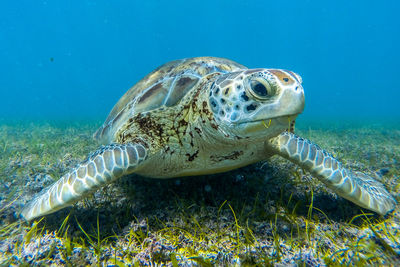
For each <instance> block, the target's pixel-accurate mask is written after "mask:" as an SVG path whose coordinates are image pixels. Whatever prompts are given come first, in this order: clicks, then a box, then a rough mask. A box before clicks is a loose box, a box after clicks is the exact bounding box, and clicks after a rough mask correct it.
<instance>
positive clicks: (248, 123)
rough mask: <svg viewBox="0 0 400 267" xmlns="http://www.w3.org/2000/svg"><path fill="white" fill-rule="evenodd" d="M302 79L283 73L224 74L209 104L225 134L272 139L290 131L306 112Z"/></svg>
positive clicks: (262, 71) (289, 73) (243, 72)
mask: <svg viewBox="0 0 400 267" xmlns="http://www.w3.org/2000/svg"><path fill="white" fill-rule="evenodd" d="M301 83H302V80H301V77H300V76H299V75H298V74H296V73H294V72H291V71H286V70H280V69H249V70H244V71H239V72H233V73H228V74H223V75H221V76H219V78H218V79H217V80H216V81H215V82H214V83H213V84H212V85H211V88H210V95H209V104H210V107H211V110H212V112H213V113H214V118H215V120H216V121H217V122H218V123H219V126H221V127H222V129H223V130H224V131H226V132H228V133H229V132H231V133H233V134H234V135H236V136H240V137H255V136H259V137H261V136H262V137H264V138H270V137H273V136H276V135H278V134H279V133H281V132H283V131H284V130H285V129H288V128H289V129H290V127H291V122H293V121H294V119H295V118H296V116H297V115H298V114H299V113H301V112H302V111H303V109H304V91H303V87H302V86H301Z"/></svg>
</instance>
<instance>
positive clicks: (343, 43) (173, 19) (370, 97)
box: [0, 0, 400, 122]
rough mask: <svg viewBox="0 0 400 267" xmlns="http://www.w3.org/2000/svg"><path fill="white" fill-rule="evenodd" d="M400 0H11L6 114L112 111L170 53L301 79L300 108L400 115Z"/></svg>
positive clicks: (97, 115)
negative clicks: (267, 69) (302, 98)
mask: <svg viewBox="0 0 400 267" xmlns="http://www.w3.org/2000/svg"><path fill="white" fill-rule="evenodd" d="M399 11H400V2H399V1H385V0H383V1H380V2H379V3H378V2H377V1H361V0H360V1H342V0H339V1H319V0H309V1H266V0H264V1H261V0H259V1H243V0H241V1H239V0H229V1H227V0H223V1H218V0H213V1H211V0H202V1H181V0H179V1H162V0H159V1H155V0H151V1H127V0H125V1H26V0H25V1H3V2H2V4H1V9H0V99H1V105H0V119H11V120H26V119H28V120H36V119H45V120H46V119H49V120H59V119H68V120H71V119H72V120H75V119H99V120H102V119H105V117H106V116H107V114H108V112H109V111H110V110H111V108H112V107H113V105H114V104H115V103H116V102H117V101H118V99H119V98H120V97H121V96H122V95H123V94H124V93H125V91H126V90H128V89H129V88H130V87H131V86H132V85H133V84H135V83H136V82H137V81H138V80H139V79H141V78H142V77H143V76H145V75H146V74H147V73H149V72H150V71H152V70H153V69H154V68H156V67H158V66H159V65H161V64H163V63H165V62H168V61H170V60H174V59H179V58H185V57H195V56H218V57H226V58H230V59H233V60H235V61H237V62H239V63H241V64H244V65H246V66H248V67H250V68H255V67H270V68H284V69H289V70H293V71H295V72H297V73H299V74H300V75H301V76H302V77H303V81H304V88H305V91H306V109H305V111H304V114H303V115H302V117H303V118H317V119H329V120H337V121H341V120H343V119H356V120H369V121H381V120H383V119H390V120H395V121H397V122H400V105H399V102H400V82H399V78H400V67H399V62H400V53H399V47H400V19H399Z"/></svg>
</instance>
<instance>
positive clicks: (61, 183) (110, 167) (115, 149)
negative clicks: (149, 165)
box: [21, 144, 147, 221]
mask: <svg viewBox="0 0 400 267" xmlns="http://www.w3.org/2000/svg"><path fill="white" fill-rule="evenodd" d="M146 157H147V151H146V149H145V147H144V146H143V145H141V144H111V145H107V146H103V147H101V148H99V149H98V150H97V151H96V152H94V153H93V154H91V155H89V157H88V158H87V159H86V160H85V161H83V162H82V163H80V164H79V165H78V166H76V167H75V168H74V169H72V170H71V171H70V172H68V173H67V174H65V175H64V176H63V177H61V178H60V179H59V180H58V181H57V182H55V183H54V184H52V185H50V186H49V187H47V188H45V189H43V190H42V191H41V192H40V193H39V194H38V195H37V196H36V197H35V198H34V199H33V200H31V201H30V202H29V203H28V204H26V205H25V207H24V208H23V210H22V212H21V215H22V216H23V217H24V218H25V219H26V220H27V221H29V220H32V219H34V218H36V217H39V216H43V215H46V214H49V213H53V212H55V211H57V210H59V209H62V208H64V207H67V206H70V205H72V204H73V203H75V202H76V201H78V200H80V199H81V198H83V197H85V196H87V195H88V194H89V193H90V192H93V191H95V190H96V189H98V188H99V187H101V186H104V185H106V184H108V183H110V182H112V181H114V180H115V179H117V178H120V177H122V176H124V175H126V174H129V173H132V172H134V171H135V169H137V167H138V166H139V165H140V163H141V162H143V161H144V160H145V159H146Z"/></svg>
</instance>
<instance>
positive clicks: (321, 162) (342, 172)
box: [269, 132, 396, 215]
mask: <svg viewBox="0 0 400 267" xmlns="http://www.w3.org/2000/svg"><path fill="white" fill-rule="evenodd" d="M269 144H271V145H272V147H273V149H274V150H275V151H276V153H277V154H279V155H281V156H283V157H284V158H287V159H288V160H290V161H292V162H293V163H296V164H297V165H299V166H301V167H302V168H304V169H305V170H307V171H309V172H310V173H311V174H312V175H313V176H314V177H316V178H318V179H319V180H320V181H322V182H323V183H324V184H325V185H326V186H328V187H329V188H331V189H332V190H333V191H334V192H335V193H337V194H338V195H339V196H341V197H343V198H345V199H347V200H350V201H351V202H354V203H355V204H357V205H359V206H361V207H363V208H366V209H369V210H372V211H374V212H376V213H378V214H380V215H385V214H386V213H388V212H390V211H392V210H393V209H394V208H395V206H396V201H395V199H394V198H393V196H392V195H391V194H390V193H389V192H388V191H387V190H386V189H385V187H384V186H383V184H381V183H380V182H378V181H376V180H374V179H373V178H371V177H369V176H367V175H365V174H363V173H360V172H351V171H349V170H347V169H346V168H344V167H343V165H342V164H341V163H340V162H339V161H338V160H337V159H335V158H334V157H333V156H332V155H330V154H329V153H327V152H326V151H324V150H323V149H321V148H320V147H319V146H317V145H316V144H314V143H312V142H311V141H309V140H306V139H303V138H300V137H298V136H296V135H294V134H292V133H287V132H285V133H282V134H281V135H279V136H278V137H276V138H274V139H273V140H271V142H270V143H269Z"/></svg>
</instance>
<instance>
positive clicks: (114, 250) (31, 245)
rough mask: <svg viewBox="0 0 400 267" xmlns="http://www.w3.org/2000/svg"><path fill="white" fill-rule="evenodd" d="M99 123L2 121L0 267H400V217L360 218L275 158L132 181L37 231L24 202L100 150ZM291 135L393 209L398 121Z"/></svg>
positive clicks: (307, 125) (336, 125)
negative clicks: (337, 163)
mask: <svg viewBox="0 0 400 267" xmlns="http://www.w3.org/2000/svg"><path fill="white" fill-rule="evenodd" d="M100 124H101V122H100V121H81V122H73V121H63V122H54V121H49V122H45V121H36V122H9V121H0V266H3V265H5V266H7V265H12V266H20V265H25V266H29V265H43V266H47V265H53V266H59V265H67V266H84V265H93V266H97V265H100V266H135V265H136V266H139V265H166V266H192V265H197V266H212V265H243V266H255V265H258V266H266V265H273V266H298V265H300V266H304V265H305V266H324V265H338V264H346V265H349V264H350V265H389V266H390V265H391V266H396V265H397V266H398V264H399V263H400V222H399V220H400V219H399V218H400V217H399V216H400V211H399V208H397V209H396V210H395V211H394V212H393V213H391V214H389V215H387V216H385V217H380V216H378V215H375V214H373V213H372V212H369V211H368V210H362V209H360V208H359V207H357V206H356V205H354V204H352V203H350V202H348V201H346V200H344V199H342V198H340V197H337V196H336V195H335V194H333V193H332V192H331V191H330V190H327V189H326V188H325V187H324V186H323V185H322V184H321V183H319V182H318V181H317V180H316V179H314V178H312V177H311V176H310V175H309V174H308V173H305V172H303V170H302V169H301V168H299V167H297V166H295V165H294V164H292V163H290V162H288V161H286V160H284V159H281V158H278V157H273V158H270V159H269V160H267V161H265V162H260V163H257V164H254V165H252V166H247V167H244V168H241V169H238V170H234V171H231V172H228V173H222V174H215V175H209V176H198V177H188V178H179V179H168V180H158V179H149V178H143V177H138V176H135V175H131V176H129V177H124V178H122V179H121V180H118V181H117V182H116V183H114V184H112V185H109V186H107V187H105V188H104V189H102V190H99V191H98V192H96V193H95V194H94V195H93V196H91V197H88V198H86V199H84V200H83V201H80V202H78V203H77V204H75V205H74V206H73V207H71V208H66V209H63V210H61V211H59V212H56V213H54V214H51V215H48V216H46V217H44V218H43V219H42V220H41V221H40V222H39V223H37V222H31V223H27V222H24V221H23V220H21V219H19V217H18V214H19V211H20V209H21V207H22V206H23V205H24V203H26V202H27V201H28V200H29V199H31V198H32V197H33V196H34V195H35V193H37V192H39V191H40V190H41V188H43V187H44V186H46V185H48V184H50V183H52V182H53V181H54V180H57V179H58V178H59V177H60V176H61V175H62V174H63V173H65V172H66V171H68V170H69V169H70V168H72V167H73V166H75V165H76V164H77V163H78V162H80V161H82V160H84V159H85V157H86V156H87V154H88V153H89V152H90V151H93V150H95V149H96V147H97V144H96V143H95V142H94V141H93V140H92V138H91V135H92V133H93V132H94V131H95V130H96V128H97V127H98V126H99V125H100ZM296 126H297V128H296V133H297V134H298V135H300V136H303V137H305V138H309V139H310V140H312V141H314V142H316V143H317V144H319V145H320V146H321V147H322V148H324V149H325V150H327V151H328V152H331V153H333V154H334V155H335V156H336V157H337V158H338V159H340V160H341V161H342V162H343V163H344V164H345V165H346V166H347V167H348V168H350V169H352V170H356V171H363V172H365V173H366V174H368V175H372V176H373V177H376V178H377V179H378V180H380V181H382V182H383V183H384V184H385V185H386V187H387V188H388V189H389V190H390V191H391V192H392V194H393V195H394V196H395V198H396V199H397V201H399V200H400V195H399V193H400V123H398V121H397V122H396V121H394V122H381V121H377V122H372V123H371V122H370V123H354V122H350V121H348V122H346V121H332V122H329V121H324V122H323V123H320V122H311V121H309V122H306V121H301V119H299V120H298V122H297V125H296ZM67 216H69V217H68V219H67V220H65V219H66V217H67ZM37 221H38V220H37ZM63 222H64V223H63Z"/></svg>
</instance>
